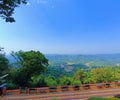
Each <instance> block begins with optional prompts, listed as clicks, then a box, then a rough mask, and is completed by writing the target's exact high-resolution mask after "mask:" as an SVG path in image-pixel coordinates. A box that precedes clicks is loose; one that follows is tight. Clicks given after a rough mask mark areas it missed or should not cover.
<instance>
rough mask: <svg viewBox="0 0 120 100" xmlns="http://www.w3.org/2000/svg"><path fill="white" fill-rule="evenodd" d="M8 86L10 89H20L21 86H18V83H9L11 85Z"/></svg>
mask: <svg viewBox="0 0 120 100" xmlns="http://www.w3.org/2000/svg"><path fill="white" fill-rule="evenodd" d="M7 88H8V89H18V88H19V86H18V85H17V84H14V83H9V85H8V87H7Z"/></svg>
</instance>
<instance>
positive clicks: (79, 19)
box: [0, 0, 120, 54]
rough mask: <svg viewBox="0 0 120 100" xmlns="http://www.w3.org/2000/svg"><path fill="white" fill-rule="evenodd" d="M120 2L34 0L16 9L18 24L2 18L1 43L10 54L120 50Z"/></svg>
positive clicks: (0, 24) (84, 52) (102, 52)
mask: <svg viewBox="0 0 120 100" xmlns="http://www.w3.org/2000/svg"><path fill="white" fill-rule="evenodd" d="M119 5H120V1H119V0H115V1H113V0H99V1H96V0H31V1H29V2H28V4H27V5H21V6H20V7H19V8H17V9H16V10H15V14H14V15H13V16H14V17H15V19H16V22H15V23H6V22H4V20H2V19H0V46H1V47H3V48H5V52H7V53H9V52H10V51H19V50H23V51H26V50H39V51H40V52H42V53H44V54H106V53H107V54H109V53H120V44H119V43H120V39H119V38H120V6H119Z"/></svg>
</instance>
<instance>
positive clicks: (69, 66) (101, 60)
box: [7, 54, 120, 71]
mask: <svg viewBox="0 0 120 100" xmlns="http://www.w3.org/2000/svg"><path fill="white" fill-rule="evenodd" d="M45 56H46V58H47V59H48V60H49V66H50V67H57V68H58V67H60V68H62V69H65V70H66V71H71V70H75V69H76V68H78V67H80V68H88V67H90V68H94V67H104V66H120V54H96V55H59V54H46V55H45ZM7 58H8V59H9V60H10V63H12V62H14V61H15V60H14V58H13V57H11V56H10V55H7Z"/></svg>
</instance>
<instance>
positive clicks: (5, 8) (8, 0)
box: [0, 0, 27, 22]
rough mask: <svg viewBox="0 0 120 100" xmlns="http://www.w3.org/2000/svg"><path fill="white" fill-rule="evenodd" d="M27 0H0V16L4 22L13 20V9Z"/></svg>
mask: <svg viewBox="0 0 120 100" xmlns="http://www.w3.org/2000/svg"><path fill="white" fill-rule="evenodd" d="M26 3H27V0H0V17H1V18H3V19H4V20H5V21H6V22H15V19H14V17H13V16H12V15H13V14H14V10H15V8H16V7H19V6H20V5H21V4H26Z"/></svg>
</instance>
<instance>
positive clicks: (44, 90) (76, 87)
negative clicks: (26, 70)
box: [7, 82, 120, 94]
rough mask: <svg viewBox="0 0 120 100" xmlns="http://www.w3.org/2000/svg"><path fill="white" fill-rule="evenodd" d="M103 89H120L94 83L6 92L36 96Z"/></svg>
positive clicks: (111, 84)
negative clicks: (39, 94)
mask: <svg viewBox="0 0 120 100" xmlns="http://www.w3.org/2000/svg"><path fill="white" fill-rule="evenodd" d="M105 88H120V85H119V84H117V85H115V83H114V82H111V83H96V84H81V85H72V86H54V87H37V88H28V87H25V88H24V90H23V88H22V87H20V88H19V89H17V90H7V93H9V92H11V93H13V94H14V93H16V94H21V93H25V94H38V93H50V92H65V91H79V90H96V89H105Z"/></svg>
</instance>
